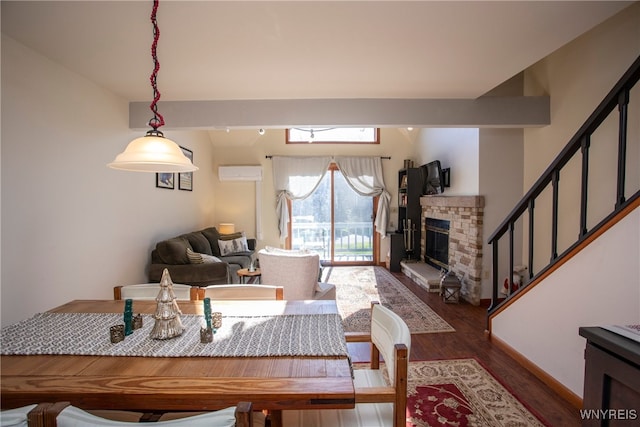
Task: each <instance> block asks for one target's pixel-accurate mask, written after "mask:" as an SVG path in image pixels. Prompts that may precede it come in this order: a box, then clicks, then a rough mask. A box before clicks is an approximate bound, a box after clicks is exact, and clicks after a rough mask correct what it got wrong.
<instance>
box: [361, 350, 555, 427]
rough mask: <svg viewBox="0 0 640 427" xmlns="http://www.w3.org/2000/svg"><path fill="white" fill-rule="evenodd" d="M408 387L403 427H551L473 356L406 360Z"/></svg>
mask: <svg viewBox="0 0 640 427" xmlns="http://www.w3.org/2000/svg"><path fill="white" fill-rule="evenodd" d="M362 365H364V367H366V366H367V364H360V363H358V364H355V368H356V369H358V368H362V367H363V366H362ZM385 373H386V372H385ZM407 388H408V390H407V391H408V397H407V427H427V426H429V427H433V426H456V427H466V426H478V427H492V426H496V427H498V426H500V427H504V426H509V427H518V426H522V427H525V426H526V427H536V426H549V424H548V423H546V422H544V421H542V420H541V419H540V418H538V417H537V416H536V415H534V414H533V412H531V411H530V410H529V409H528V408H527V407H526V406H525V405H524V404H523V403H522V402H521V401H520V400H519V399H518V398H517V397H516V396H515V395H513V394H512V393H511V392H509V390H507V388H506V387H505V386H503V385H502V384H501V383H500V381H499V380H498V379H496V377H494V376H493V375H491V374H490V373H489V371H487V370H486V369H485V368H484V367H483V366H482V365H481V364H480V363H479V362H478V361H477V360H476V359H473V358H470V359H453V360H435V361H426V362H409V381H408V382H407Z"/></svg>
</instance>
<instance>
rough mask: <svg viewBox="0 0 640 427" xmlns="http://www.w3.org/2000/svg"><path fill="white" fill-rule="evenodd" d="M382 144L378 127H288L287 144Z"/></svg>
mask: <svg viewBox="0 0 640 427" xmlns="http://www.w3.org/2000/svg"><path fill="white" fill-rule="evenodd" d="M303 143H304V144H307V143H323V144H380V129H378V128H356V127H350V128H344V127H325V128H291V129H287V144H303Z"/></svg>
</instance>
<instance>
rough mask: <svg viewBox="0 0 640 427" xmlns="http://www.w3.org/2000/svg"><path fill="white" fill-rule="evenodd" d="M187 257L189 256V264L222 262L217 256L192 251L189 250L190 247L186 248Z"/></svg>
mask: <svg viewBox="0 0 640 427" xmlns="http://www.w3.org/2000/svg"><path fill="white" fill-rule="evenodd" d="M187 258H189V262H190V263H191V264H206V263H210V262H222V260H221V259H220V258H218V257H215V256H213V255H208V254H201V253H198V252H194V251H192V250H191V248H187Z"/></svg>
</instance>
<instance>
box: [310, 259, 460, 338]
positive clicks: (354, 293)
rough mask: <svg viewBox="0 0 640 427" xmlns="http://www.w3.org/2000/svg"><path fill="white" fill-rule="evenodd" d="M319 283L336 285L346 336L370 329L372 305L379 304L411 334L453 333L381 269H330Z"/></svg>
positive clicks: (337, 299) (446, 324) (440, 319)
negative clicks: (399, 319) (395, 316)
mask: <svg viewBox="0 0 640 427" xmlns="http://www.w3.org/2000/svg"><path fill="white" fill-rule="evenodd" d="M322 281H323V282H327V283H332V284H334V285H336V302H337V304H338V310H339V311H340V315H341V316H342V319H343V325H344V329H345V331H347V332H367V331H369V330H370V328H371V318H370V313H371V301H379V302H380V303H381V304H382V305H384V306H385V307H388V308H390V309H391V310H393V311H394V312H395V313H397V314H398V315H399V316H400V317H402V319H403V320H404V321H405V322H406V323H407V326H408V327H409V330H410V331H411V333H412V334H424V333H435V332H454V331H455V330H454V329H453V328H452V327H451V325H449V324H448V323H447V322H446V321H445V320H444V319H442V318H441V317H440V316H438V315H437V314H436V312H435V311H433V310H432V309H431V307H429V306H428V305H427V304H425V303H424V302H422V301H421V300H420V298H418V297H417V296H416V295H415V294H414V293H413V292H411V291H410V290H409V289H407V287H406V286H404V285H403V284H402V283H400V281H399V280H398V279H396V278H395V277H394V276H393V274H391V273H389V271H388V270H387V269H386V268H383V267H367V266H359V267H329V268H325V269H324V270H323V276H322Z"/></svg>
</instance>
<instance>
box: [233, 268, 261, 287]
mask: <svg viewBox="0 0 640 427" xmlns="http://www.w3.org/2000/svg"><path fill="white" fill-rule="evenodd" d="M261 275H262V273H261V272H260V269H259V268H256V269H255V270H254V271H249V269H248V268H241V269H240V270H238V277H240V283H242V284H243V285H244V284H246V283H247V280H248V279H249V278H251V277H256V278H257V279H256V280H257V282H256V283H260V276H261Z"/></svg>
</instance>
